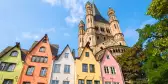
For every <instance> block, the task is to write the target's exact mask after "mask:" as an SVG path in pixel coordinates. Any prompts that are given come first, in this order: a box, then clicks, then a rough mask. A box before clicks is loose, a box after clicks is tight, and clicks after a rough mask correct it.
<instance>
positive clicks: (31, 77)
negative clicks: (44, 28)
mask: <svg viewBox="0 0 168 84" xmlns="http://www.w3.org/2000/svg"><path fill="white" fill-rule="evenodd" d="M57 52H58V45H55V44H50V43H49V38H48V36H47V34H45V36H44V37H43V38H42V39H41V40H40V41H38V42H37V41H35V42H34V43H33V45H32V47H31V48H30V50H29V52H28V54H27V56H26V59H25V64H24V68H23V71H22V75H21V77H20V80H19V82H18V84H49V82H50V77H51V72H52V63H53V58H55V56H56V55H57Z"/></svg>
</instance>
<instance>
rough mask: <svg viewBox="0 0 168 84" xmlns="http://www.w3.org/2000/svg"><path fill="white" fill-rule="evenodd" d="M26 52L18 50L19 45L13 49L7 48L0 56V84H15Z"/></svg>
mask: <svg viewBox="0 0 168 84" xmlns="http://www.w3.org/2000/svg"><path fill="white" fill-rule="evenodd" d="M25 56H26V50H22V49H21V48H20V43H16V45H15V46H14V47H11V46H8V47H7V48H6V49H4V50H3V51H2V52H1V54H0V84H17V82H18V80H19V77H20V74H21V72H22V68H23V64H24V60H25Z"/></svg>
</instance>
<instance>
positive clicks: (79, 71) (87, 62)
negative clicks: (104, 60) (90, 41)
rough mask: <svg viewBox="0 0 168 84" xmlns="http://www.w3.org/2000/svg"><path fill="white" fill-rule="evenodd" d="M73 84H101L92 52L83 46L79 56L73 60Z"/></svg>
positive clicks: (97, 65)
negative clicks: (74, 73) (74, 74)
mask: <svg viewBox="0 0 168 84" xmlns="http://www.w3.org/2000/svg"><path fill="white" fill-rule="evenodd" d="M75 66H76V67H75V69H76V71H75V72H76V76H75V79H76V80H75V81H76V82H75V84H102V78H101V71H100V70H101V69H100V64H99V62H98V61H96V59H95V57H94V55H93V52H92V50H91V49H90V48H89V46H87V45H86V46H85V47H84V49H83V51H82V53H81V56H80V57H78V58H77V59H76V60H75Z"/></svg>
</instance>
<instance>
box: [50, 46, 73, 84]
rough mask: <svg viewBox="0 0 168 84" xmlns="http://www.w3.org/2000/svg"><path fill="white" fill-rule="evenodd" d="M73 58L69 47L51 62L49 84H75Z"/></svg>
mask: <svg viewBox="0 0 168 84" xmlns="http://www.w3.org/2000/svg"><path fill="white" fill-rule="evenodd" d="M74 62H75V60H74V56H73V53H72V52H71V49H70V47H69V45H67V46H66V47H65V48H64V50H63V51H62V52H61V54H60V55H59V56H58V57H57V58H56V59H55V60H54V62H53V71H52V77H51V83H50V84H75V81H74V80H75V64H74Z"/></svg>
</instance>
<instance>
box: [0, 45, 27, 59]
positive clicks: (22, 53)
mask: <svg viewBox="0 0 168 84" xmlns="http://www.w3.org/2000/svg"><path fill="white" fill-rule="evenodd" d="M14 47H16V46H14ZM14 47H12V46H8V47H6V48H5V49H4V50H3V51H2V52H1V53H0V57H3V56H4V55H5V54H6V53H8V52H9V51H10V50H12V49H13V48H14ZM27 52H28V50H26V49H21V59H22V61H25V58H26V54H27Z"/></svg>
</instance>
